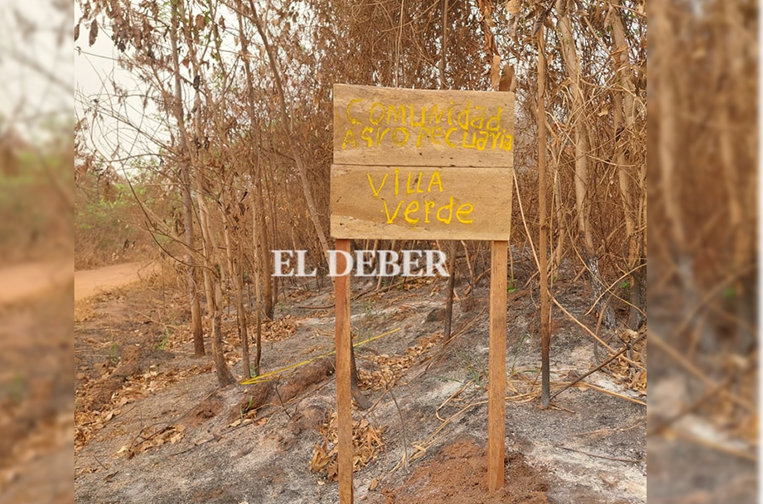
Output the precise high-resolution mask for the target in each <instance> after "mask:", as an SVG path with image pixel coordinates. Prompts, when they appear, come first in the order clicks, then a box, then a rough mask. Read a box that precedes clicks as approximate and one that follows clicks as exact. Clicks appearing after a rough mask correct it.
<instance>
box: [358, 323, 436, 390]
mask: <svg viewBox="0 0 763 504" xmlns="http://www.w3.org/2000/svg"><path fill="white" fill-rule="evenodd" d="M441 339H442V335H441V334H432V335H430V336H424V337H422V338H419V339H418V340H417V342H416V344H415V345H414V346H412V347H409V348H407V349H406V350H405V354H404V355H398V356H395V355H393V356H389V355H386V354H381V355H368V356H363V357H360V356H359V357H358V358H362V359H365V360H368V361H371V362H373V363H374V364H376V366H377V368H378V369H377V370H376V371H366V370H364V369H358V386H359V387H360V388H361V389H363V390H385V389H387V388H389V387H394V386H395V384H396V383H397V381H398V380H399V379H400V377H401V376H402V375H403V373H405V372H406V371H407V370H408V369H409V368H410V367H411V366H413V364H414V363H415V362H416V359H418V358H419V357H421V356H422V355H423V354H424V353H426V352H427V351H428V350H429V349H431V348H432V347H433V346H435V345H436V344H437V343H438V342H439V341H440V340H441Z"/></svg>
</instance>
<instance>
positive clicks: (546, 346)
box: [537, 24, 551, 408]
mask: <svg viewBox="0 0 763 504" xmlns="http://www.w3.org/2000/svg"><path fill="white" fill-rule="evenodd" d="M544 37H545V35H544V30H543V25H542V24H541V26H540V28H539V29H538V118H537V119H538V206H539V211H538V214H539V215H538V218H539V220H540V237H539V240H538V256H539V258H538V259H539V263H540V264H538V268H539V269H540V271H539V273H540V278H539V283H540V286H539V289H540V341H541V366H540V369H541V396H540V405H541V407H542V408H547V407H548V404H549V402H550V401H551V370H550V359H549V354H550V352H551V328H550V327H549V322H550V320H549V299H548V262H547V259H546V258H547V252H546V248H547V247H546V240H547V234H548V228H547V223H546V104H545V101H544V100H545V89H546V44H545V39H544Z"/></svg>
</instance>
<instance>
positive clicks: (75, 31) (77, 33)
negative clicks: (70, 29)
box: [74, 23, 79, 42]
mask: <svg viewBox="0 0 763 504" xmlns="http://www.w3.org/2000/svg"><path fill="white" fill-rule="evenodd" d="M78 38H79V23H77V26H75V27H74V41H75V42H76V41H77V39H78Z"/></svg>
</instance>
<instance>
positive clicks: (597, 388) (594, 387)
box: [585, 383, 646, 406]
mask: <svg viewBox="0 0 763 504" xmlns="http://www.w3.org/2000/svg"><path fill="white" fill-rule="evenodd" d="M585 386H586V387H590V388H592V389H594V390H597V391H599V392H601V393H603V394H607V395H611V396H612V397H619V398H620V399H625V400H626V401H630V402H632V403H636V404H640V405H641V406H646V403H645V402H644V401H639V400H638V399H634V398H632V397H628V396H627V395H623V394H618V393H617V392H612V391H611V390H607V389H604V388H601V387H597V386H596V385H591V384H590V383H585Z"/></svg>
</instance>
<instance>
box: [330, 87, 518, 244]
mask: <svg viewBox="0 0 763 504" xmlns="http://www.w3.org/2000/svg"><path fill="white" fill-rule="evenodd" d="M513 148H514V95H513V94H512V93H495V92H488V91H432V90H414V89H392V88H380V87H371V86H350V85H345V84H336V85H334V164H333V165H332V167H331V234H332V236H333V237H335V238H358V239H393V240H402V239H410V240H441V239H444V240H508V239H509V230H510V228H511V195H512V180H513V165H514V161H513V159H514V155H513V154H514V152H513Z"/></svg>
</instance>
